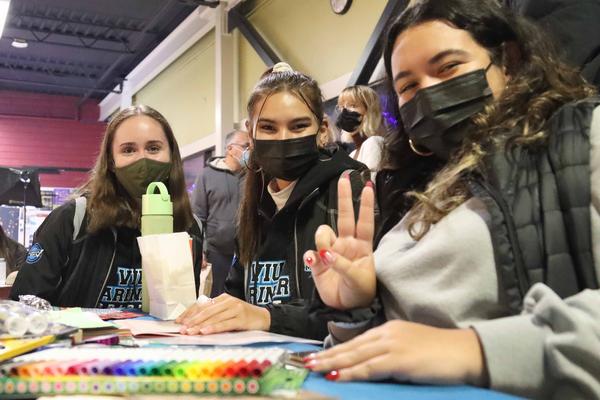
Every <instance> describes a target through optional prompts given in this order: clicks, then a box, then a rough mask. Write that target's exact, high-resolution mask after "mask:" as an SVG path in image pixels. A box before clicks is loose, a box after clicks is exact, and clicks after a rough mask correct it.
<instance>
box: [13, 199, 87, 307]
mask: <svg viewBox="0 0 600 400" xmlns="http://www.w3.org/2000/svg"><path fill="white" fill-rule="evenodd" d="M74 213H75V205H74V202H69V203H67V204H65V205H63V206H61V207H59V208H57V209H56V210H54V211H52V212H51V213H50V215H48V217H47V218H46V219H45V220H44V222H43V223H42V225H41V226H40V227H39V228H38V230H37V231H36V232H35V234H34V235H33V242H32V245H31V247H30V248H29V253H28V255H27V257H26V259H25V261H24V262H23V263H22V265H20V270H19V273H18V274H17V278H16V280H15V283H14V284H13V287H12V290H11V292H10V298H11V299H13V300H18V299H19V295H24V294H33V295H36V296H38V297H41V298H43V299H46V300H48V301H49V302H50V303H54V302H55V300H56V296H57V295H58V289H59V286H60V284H61V282H62V277H63V275H64V273H65V268H66V266H67V261H68V257H69V253H70V250H71V245H72V241H73V214H74Z"/></svg>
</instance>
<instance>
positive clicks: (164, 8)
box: [79, 0, 175, 106]
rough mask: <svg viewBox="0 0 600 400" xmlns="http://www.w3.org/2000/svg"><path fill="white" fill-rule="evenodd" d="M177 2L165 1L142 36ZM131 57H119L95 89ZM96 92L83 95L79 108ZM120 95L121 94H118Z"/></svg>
mask: <svg viewBox="0 0 600 400" xmlns="http://www.w3.org/2000/svg"><path fill="white" fill-rule="evenodd" d="M174 2H175V0H167V1H163V2H162V3H161V4H162V7H160V8H159V9H158V11H157V12H156V13H155V14H154V16H153V17H152V19H150V20H149V21H147V22H146V24H145V25H144V29H142V32H141V33H142V34H143V33H144V32H145V31H149V30H151V29H153V28H154V26H155V25H156V24H157V23H158V21H160V20H161V18H163V15H164V14H165V13H166V12H167V11H168V10H169V9H170V8H171V7H172V6H173V4H174ZM142 40H143V35H141V36H140V37H139V38H138V40H137V42H136V43H135V45H134V46H133V49H135V48H136V47H137V46H139V45H140V44H141V43H142ZM128 56H129V55H121V56H119V57H118V58H117V59H116V60H115V61H114V62H113V63H112V64H111V65H110V66H109V67H108V68H107V69H106V71H104V74H102V76H101V77H100V78H98V79H97V80H96V84H95V85H94V87H95V88H97V87H99V86H101V85H102V82H103V81H104V80H106V79H107V78H108V77H110V76H111V74H112V73H113V71H114V70H115V69H117V68H118V67H119V65H120V64H121V63H122V62H123V61H124V60H125V59H126V58H127V57H128ZM122 87H123V82H122V81H121V88H122ZM94 91H95V90H89V91H88V92H87V93H85V94H84V95H83V97H82V98H81V100H79V106H81V105H82V104H83V103H84V102H85V101H86V100H87V99H88V98H89V97H90V96H91V95H92V94H93V93H94ZM106 93H113V91H108V92H106ZM118 93H120V92H118Z"/></svg>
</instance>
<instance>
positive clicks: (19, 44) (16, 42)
mask: <svg viewBox="0 0 600 400" xmlns="http://www.w3.org/2000/svg"><path fill="white" fill-rule="evenodd" d="M11 46H12V47H16V48H17V49H26V48H27V46H29V43H27V40H25V39H19V38H14V39H13V41H12V43H11Z"/></svg>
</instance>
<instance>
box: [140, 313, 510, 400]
mask: <svg viewBox="0 0 600 400" xmlns="http://www.w3.org/2000/svg"><path fill="white" fill-rule="evenodd" d="M138 319H155V318H153V317H151V316H143V317H139V318H138ZM250 346H251V347H273V346H275V347H283V348H286V349H288V350H290V351H294V352H296V351H310V350H315V351H317V350H319V349H320V347H318V346H315V345H310V344H303V343H285V344H282V343H256V344H252V345H250ZM302 388H303V389H304V390H308V391H310V392H315V393H319V394H323V395H327V396H332V397H335V398H338V399H371V400H372V399H377V400H384V399H393V398H403V399H417V400H439V399H461V400H470V399H473V400H475V399H477V400H479V399H484V400H509V399H518V397H514V396H511V395H508V394H504V393H500V392H496V391H493V390H489V389H481V388H476V387H473V386H466V385H453V386H440V385H415V384H403V383H383V382H332V381H328V380H327V379H325V378H324V376H323V375H322V374H318V373H315V372H311V373H310V374H309V375H308V377H307V378H306V381H305V382H304V385H303V386H302Z"/></svg>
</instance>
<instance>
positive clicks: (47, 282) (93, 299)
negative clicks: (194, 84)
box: [11, 105, 202, 307]
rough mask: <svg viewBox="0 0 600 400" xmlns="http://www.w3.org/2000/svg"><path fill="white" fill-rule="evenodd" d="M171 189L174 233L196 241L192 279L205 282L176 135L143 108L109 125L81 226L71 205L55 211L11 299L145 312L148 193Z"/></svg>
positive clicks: (84, 191)
mask: <svg viewBox="0 0 600 400" xmlns="http://www.w3.org/2000/svg"><path fill="white" fill-rule="evenodd" d="M154 181H161V182H164V183H165V184H166V185H167V188H168V190H169V194H170V195H171V200H172V202H173V228H174V230H175V231H178V232H181V231H188V233H190V235H191V236H192V237H193V238H194V246H193V250H194V251H193V253H194V276H195V279H196V287H198V284H199V274H200V264H201V261H202V256H201V239H200V237H201V235H200V228H199V227H198V224H197V223H196V221H195V220H194V217H193V215H192V211H191V207H190V203H189V199H188V195H187V192H186V189H185V181H184V175H183V165H182V162H181V156H180V154H179V148H178V145H177V141H176V140H175V136H174V135H173V131H172V129H171V127H170V126H169V123H168V122H167V120H166V119H165V118H164V117H163V116H162V115H161V114H160V113H159V112H158V111H156V110H154V109H152V108H150V107H147V106H143V105H139V106H132V107H129V108H127V109H124V110H122V111H120V112H119V113H118V114H117V115H116V116H115V117H114V118H113V119H112V120H111V121H110V122H109V124H108V126H107V127H106V133H105V135H104V139H103V141H102V145H101V147H100V154H99V156H98V158H97V160H96V165H95V166H94V169H93V170H92V172H91V175H90V178H89V180H88V181H87V182H86V183H85V184H84V185H83V186H82V187H81V188H80V189H79V190H78V195H79V196H82V197H83V198H85V199H86V202H85V214H84V215H82V216H83V220H82V221H81V225H80V228H79V233H78V234H77V235H76V237H73V236H74V232H76V230H77V228H78V227H77V226H75V225H76V224H77V223H78V222H77V221H76V220H75V219H74V217H75V215H76V210H77V206H76V203H77V201H76V200H72V201H70V202H68V203H66V204H64V205H63V206H61V207H59V208H57V209H56V210H54V211H52V213H50V215H49V216H48V217H47V218H46V220H45V221H44V223H43V224H42V225H41V226H40V228H39V229H38V230H37V232H36V233H35V235H34V239H33V244H32V246H31V248H30V250H29V254H28V256H27V259H26V262H25V263H24V265H23V267H22V268H21V271H20V272H19V274H18V276H17V279H16V281H15V283H14V285H13V288H12V291H11V297H13V298H15V299H16V298H18V295H21V294H33V295H36V296H39V297H42V298H45V299H47V300H48V301H50V303H52V304H53V305H57V306H82V307H140V306H141V255H140V252H139V248H138V245H137V240H136V237H138V236H140V217H141V200H142V194H143V193H145V191H146V187H147V186H148V185H149V184H150V182H154ZM80 204H81V203H80Z"/></svg>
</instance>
